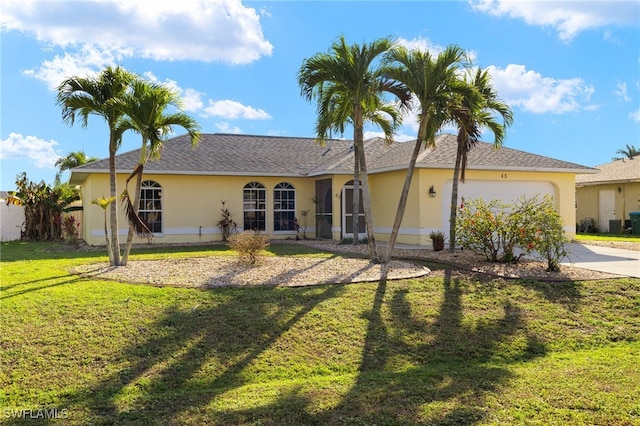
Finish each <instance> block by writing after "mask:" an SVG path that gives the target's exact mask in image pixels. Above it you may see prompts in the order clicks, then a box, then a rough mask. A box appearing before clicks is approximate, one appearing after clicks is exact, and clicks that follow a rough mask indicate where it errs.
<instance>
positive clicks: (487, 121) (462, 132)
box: [449, 69, 513, 251]
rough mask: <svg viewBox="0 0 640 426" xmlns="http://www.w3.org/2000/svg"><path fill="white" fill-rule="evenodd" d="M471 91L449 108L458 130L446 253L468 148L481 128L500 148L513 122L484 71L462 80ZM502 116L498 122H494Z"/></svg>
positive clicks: (453, 233)
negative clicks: (490, 135)
mask: <svg viewBox="0 0 640 426" xmlns="http://www.w3.org/2000/svg"><path fill="white" fill-rule="evenodd" d="M464 81H465V83H466V84H468V85H469V86H471V87H472V88H473V89H474V92H469V94H468V95H467V96H463V97H462V98H460V99H459V103H458V104H457V106H456V107H454V108H453V109H452V120H451V121H452V122H453V123H454V124H455V125H457V127H458V137H457V141H458V149H457V152H456V163H455V166H454V169H453V186H452V189H451V211H450V218H449V224H450V225H449V250H450V251H454V250H455V248H456V245H455V244H456V226H455V224H456V218H457V212H458V182H459V181H461V182H463V183H464V179H465V170H466V168H467V158H468V154H469V151H470V150H471V148H473V147H474V146H475V144H476V143H477V142H478V140H480V137H481V135H482V130H483V129H488V130H490V131H491V132H492V133H493V136H494V142H493V146H494V148H496V149H497V148H500V147H501V146H502V144H503V142H504V138H505V136H506V128H507V127H508V126H510V125H511V123H512V122H513V112H512V111H511V108H509V106H508V105H507V104H506V103H504V102H503V101H502V100H501V99H500V98H499V97H498V93H497V92H496V91H495V89H494V88H493V86H492V85H491V75H490V74H489V72H488V71H487V70H484V71H482V70H480V69H478V70H477V71H476V73H475V75H472V76H471V77H470V78H466V77H465V79H464ZM497 116H500V117H502V123H500V122H499V121H498V119H497Z"/></svg>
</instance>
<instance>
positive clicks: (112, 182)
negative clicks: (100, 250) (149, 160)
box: [109, 135, 120, 266]
mask: <svg viewBox="0 0 640 426" xmlns="http://www.w3.org/2000/svg"><path fill="white" fill-rule="evenodd" d="M116 145H117V144H116V140H115V135H112V136H111V141H110V143H109V187H110V191H111V196H112V197H116V200H114V202H113V203H111V211H110V213H111V220H110V225H111V251H112V254H113V259H111V266H120V239H119V237H118V206H117V204H118V203H117V197H118V193H117V185H116Z"/></svg>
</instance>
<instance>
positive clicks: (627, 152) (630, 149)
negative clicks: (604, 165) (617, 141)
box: [613, 144, 640, 161]
mask: <svg viewBox="0 0 640 426" xmlns="http://www.w3.org/2000/svg"><path fill="white" fill-rule="evenodd" d="M616 154H620V155H622V157H613V161H616V160H624V159H625V158H628V159H632V158H633V157H635V156H636V155H640V148H636V147H635V146H633V145H629V144H627V145H626V148H624V149H619V150H617V151H616Z"/></svg>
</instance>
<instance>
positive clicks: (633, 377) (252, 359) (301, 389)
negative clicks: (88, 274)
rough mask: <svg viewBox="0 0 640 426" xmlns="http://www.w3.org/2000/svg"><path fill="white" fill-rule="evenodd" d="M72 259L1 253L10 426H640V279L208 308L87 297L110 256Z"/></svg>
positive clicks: (244, 297)
mask: <svg viewBox="0 0 640 426" xmlns="http://www.w3.org/2000/svg"><path fill="white" fill-rule="evenodd" d="M57 247H58V246H56V245H52V244H35V243H28V244H25V243H3V244H2V246H1V249H2V252H1V256H2V262H1V263H0V268H1V269H0V278H1V290H2V292H1V293H0V307H1V311H0V315H1V318H2V322H1V329H0V344H1V351H2V368H1V369H0V383H1V386H2V393H1V394H0V408H1V409H2V412H0V416H1V418H2V421H3V422H4V424H12V425H13V424H28V423H30V422H31V421H38V422H41V421H42V419H36V420H34V419H31V418H30V417H34V416H41V417H42V416H44V415H46V414H47V413H48V414H51V413H54V414H56V415H57V416H58V417H59V418H58V419H57V420H56V419H49V420H48V421H49V422H50V423H53V424H65V425H66V424H71V425H74V424H75V425H84V424H98V425H100V424H104V425H106V424H156V423H157V424H198V425H200V424H220V425H223V424H224V425H228V424H256V425H271V424H318V425H325V424H335V425H343V424H346V425H368V424H378V425H380V424H383V425H404V424H434V425H458V424H532V425H536V424H540V425H548V424H578V425H579V424H585V425H586V424H589V425H592V424H601V425H633V424H640V386H639V385H638V383H640V340H639V336H640V280H638V279H617V280H608V281H593V282H591V281H588V282H567V283H542V282H536V281H528V280H522V281H505V280H501V279H492V280H489V279H476V278H472V277H469V276H465V275H459V274H457V273H456V271H451V270H448V269H444V270H442V271H440V272H439V273H438V274H437V275H438V276H432V277H427V278H424V279H420V280H399V281H391V282H388V283H387V285H386V286H382V287H381V286H378V285H377V284H352V285H325V286H315V287H307V288H233V289H231V288H229V289H216V290H206V291H203V290H195V289H176V288H157V287H147V286H140V285H128V284H120V283H114V282H104V281H99V280H89V279H81V278H78V277H76V276H73V275H70V274H69V272H68V271H69V269H70V268H72V267H73V266H75V265H78V264H81V263H92V262H98V261H106V260H107V259H106V256H104V253H101V252H64V251H60V250H58V249H57ZM211 253H215V254H225V255H226V254H230V253H229V252H228V251H227V250H226V248H225V247H224V246H213V247H182V248H148V249H143V250H136V252H135V255H134V256H133V257H132V260H135V259H142V258H157V257H161V256H164V257H184V256H205V255H209V254H211ZM270 253H271V254H272V255H282V256H284V255H286V256H296V255H314V256H330V254H328V253H323V252H318V251H314V250H310V249H306V248H304V247H301V246H298V245H292V244H291V245H288V244H274V245H272V247H270ZM53 409H55V410H57V411H55V412H53V411H47V412H45V411H40V412H38V411H37V410H53ZM25 410H31V411H25ZM15 415H20V416H21V417H22V418H17V417H15ZM25 416H26V417H27V418H24V417H25Z"/></svg>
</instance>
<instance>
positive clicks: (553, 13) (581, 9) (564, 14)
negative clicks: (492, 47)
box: [469, 0, 640, 42]
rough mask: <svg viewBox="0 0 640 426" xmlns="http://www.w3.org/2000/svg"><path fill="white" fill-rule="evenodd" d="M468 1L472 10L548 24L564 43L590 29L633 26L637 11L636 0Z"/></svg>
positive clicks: (529, 22) (639, 9) (536, 23)
mask: <svg viewBox="0 0 640 426" xmlns="http://www.w3.org/2000/svg"><path fill="white" fill-rule="evenodd" d="M469 3H470V4H471V6H472V7H473V8H474V9H475V10H478V11H480V12H484V13H488V14H490V15H494V16H503V15H507V16H510V17H512V18H519V19H523V20H524V21H525V22H526V23H527V24H529V25H537V26H543V27H545V26H548V27H552V28H554V29H555V30H556V31H558V35H559V37H560V39H561V40H563V41H565V42H569V41H571V40H572V39H573V38H574V37H575V36H576V35H578V33H580V32H582V31H585V30H588V29H592V28H601V27H606V26H608V25H636V26H637V25H638V22H637V19H638V12H639V11H640V6H639V4H638V2H637V1H513V0H471V1H470V2H469ZM607 37H609V38H610V37H611V35H610V34H609V35H608V36H607Z"/></svg>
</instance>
